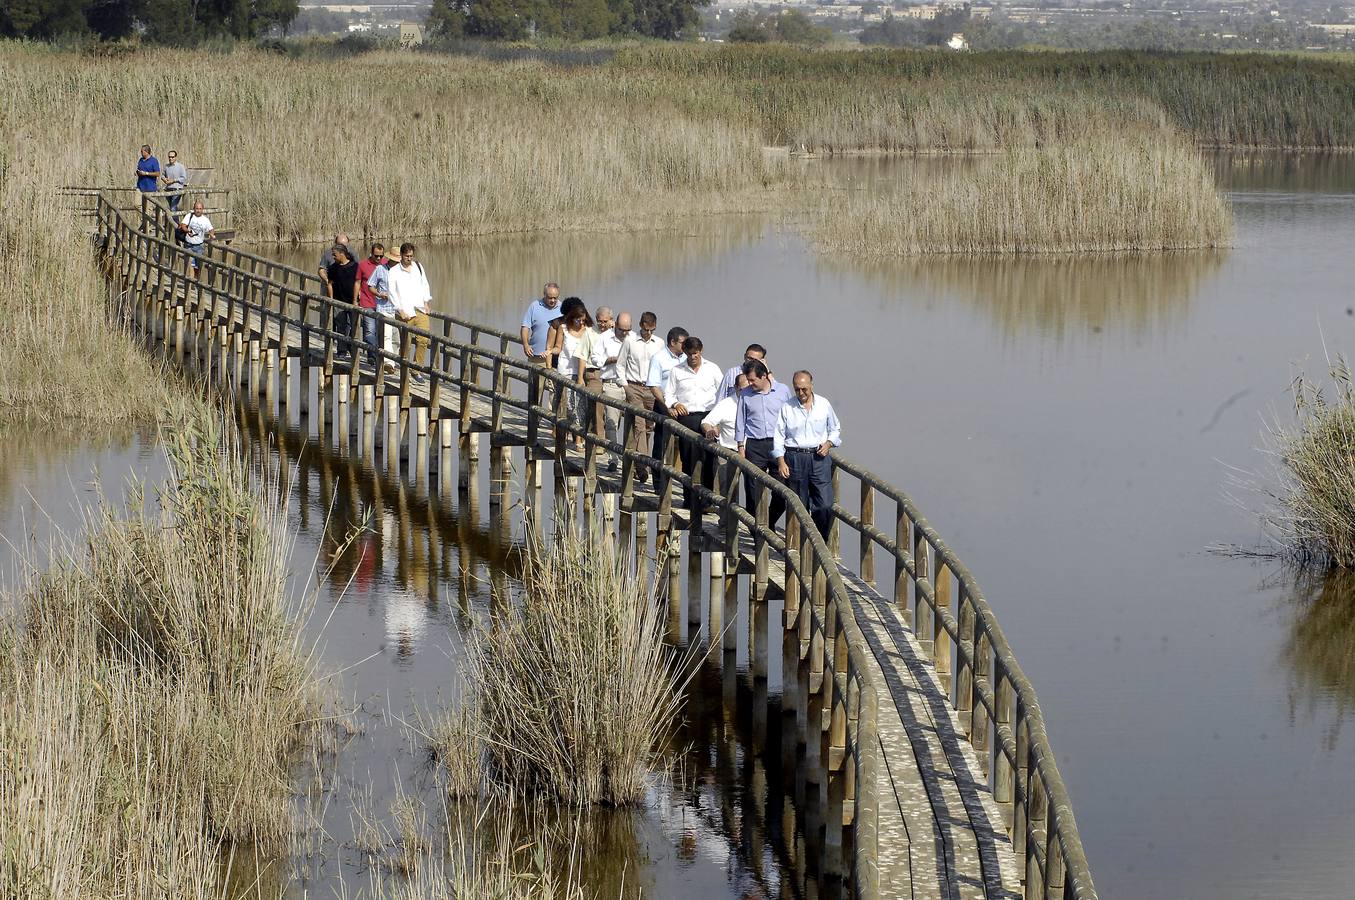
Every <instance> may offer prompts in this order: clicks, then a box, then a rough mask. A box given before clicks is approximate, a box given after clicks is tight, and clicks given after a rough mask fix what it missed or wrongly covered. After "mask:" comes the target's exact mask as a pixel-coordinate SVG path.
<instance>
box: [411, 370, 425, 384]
mask: <svg viewBox="0 0 1355 900" xmlns="http://www.w3.org/2000/svg"><path fill="white" fill-rule="evenodd" d="M414 383H415V384H427V383H428V376H427V375H421V374H419V373H417V372H416V373H415V374H414Z"/></svg>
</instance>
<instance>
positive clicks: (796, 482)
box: [745, 445, 833, 538]
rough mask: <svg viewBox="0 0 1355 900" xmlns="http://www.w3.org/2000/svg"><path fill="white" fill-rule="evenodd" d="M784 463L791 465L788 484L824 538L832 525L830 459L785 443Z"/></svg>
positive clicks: (831, 470)
mask: <svg viewBox="0 0 1355 900" xmlns="http://www.w3.org/2000/svg"><path fill="white" fill-rule="evenodd" d="M745 449H747V445H745ZM786 465H787V466H788V467H789V468H790V478H788V479H786V484H787V486H789V487H790V489H791V490H792V491H794V492H795V493H796V494H797V495H798V496H799V498H800V501H801V502H802V503H804V505H805V508H806V509H808V510H809V515H810V516H811V517H812V518H813V519H814V525H815V526H816V527H817V528H818V529H819V534H821V535H823V536H824V537H825V538H827V537H828V530H829V528H831V527H832V525H833V461H832V460H831V459H829V458H828V457H826V456H819V455H818V454H817V453H815V452H814V451H813V450H795V449H792V448H790V447H787V448H786Z"/></svg>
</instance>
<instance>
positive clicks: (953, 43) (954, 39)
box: [946, 31, 969, 50]
mask: <svg viewBox="0 0 1355 900" xmlns="http://www.w3.org/2000/svg"><path fill="white" fill-rule="evenodd" d="M946 46H947V47H949V48H950V49H952V50H968V49H969V41H967V40H965V37H964V35H963V34H961V33H960V32H958V31H957V32H955V33H954V34H952V35H951V36H950V40H948V41H946Z"/></svg>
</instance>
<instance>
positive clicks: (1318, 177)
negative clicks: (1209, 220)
mask: <svg viewBox="0 0 1355 900" xmlns="http://www.w3.org/2000/svg"><path fill="white" fill-rule="evenodd" d="M1206 160H1207V161H1208V162H1210V163H1211V164H1212V165H1213V167H1214V175H1215V178H1217V179H1218V182H1219V187H1220V188H1222V189H1223V190H1225V191H1291V192H1297V191H1303V192H1313V193H1322V194H1351V193H1355V157H1352V156H1351V154H1349V153H1281V152H1259V151H1258V152H1251V153H1216V154H1214V155H1212V156H1208V157H1206Z"/></svg>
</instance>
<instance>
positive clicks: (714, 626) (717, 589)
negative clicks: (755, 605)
mask: <svg viewBox="0 0 1355 900" xmlns="http://www.w3.org/2000/svg"><path fill="white" fill-rule="evenodd" d="M709 564H710V574H709V579H710V584H709V587H708V588H707V593H708V594H709V595H710V596H709V597H708V598H707V606H706V641H707V646H710V647H714V646H716V645H717V644H720V643H721V642H722V641H723V640H724V636H723V632H724V629H725V628H726V627H727V625H728V623H727V622H726V620H725V554H724V552H723V551H721V550H713V551H711V553H710V563H709Z"/></svg>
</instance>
